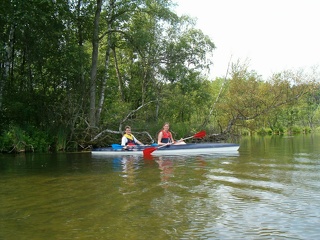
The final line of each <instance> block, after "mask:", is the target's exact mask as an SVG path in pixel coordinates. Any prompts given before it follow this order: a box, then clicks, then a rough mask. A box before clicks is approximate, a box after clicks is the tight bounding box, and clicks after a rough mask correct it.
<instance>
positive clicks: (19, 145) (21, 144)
mask: <svg viewBox="0 0 320 240" xmlns="http://www.w3.org/2000/svg"><path fill="white" fill-rule="evenodd" d="M313 132H317V130H314V131H312V130H311V129H309V128H307V129H306V128H299V127H294V128H291V129H286V130H285V129H277V130H272V129H270V128H262V129H260V130H258V131H256V132H250V131H248V130H244V131H242V133H241V134H240V135H225V134H215V133H210V132H209V133H208V132H207V135H206V136H205V137H203V138H200V139H199V138H194V139H191V140H189V141H188V142H189V143H201V142H213V143H214V142H239V139H240V138H241V137H242V136H255V135H256V136H266V135H269V136H271V135H287V136H293V135H297V134H311V133H313ZM15 134H16V135H13V136H15V137H17V136H18V135H19V137H20V138H21V139H20V140H17V138H15V140H16V142H14V141H15V140H14V139H8V140H9V141H7V144H8V145H7V146H5V145H4V144H2V146H1V147H2V148H1V149H0V153H2V154H5V153H8V154H19V153H28V152H30V153H31V152H44V153H50V152H74V151H76V152H83V151H85V152H86V151H91V149H92V148H94V147H105V146H110V145H111V144H113V143H118V142H119V139H120V138H115V137H114V138H112V136H109V140H108V141H107V142H105V143H100V144H96V145H94V144H93V145H80V144H79V145H78V146H77V147H75V146H73V147H72V148H70V149H68V148H67V143H62V144H61V145H60V147H64V148H62V149H57V148H56V147H54V146H51V145H47V146H46V147H45V148H42V150H41V151H38V150H37V146H36V147H35V146H33V145H32V144H30V143H28V142H26V141H25V140H23V139H27V138H28V137H27V136H24V135H23V133H21V132H20V133H18V132H15ZM134 134H135V135H137V136H138V137H139V139H141V141H142V142H145V143H146V144H152V143H154V142H155V140H154V139H152V138H150V137H151V135H150V133H148V132H146V131H143V132H134ZM173 134H174V135H177V134H176V133H175V132H173ZM119 136H121V135H120V134H119ZM1 140H2V139H1ZM27 141H28V140H27ZM30 141H31V142H32V139H29V142H30Z"/></svg>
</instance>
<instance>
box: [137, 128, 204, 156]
mask: <svg viewBox="0 0 320 240" xmlns="http://www.w3.org/2000/svg"><path fill="white" fill-rule="evenodd" d="M204 136H206V131H204V130H203V131H200V132H198V133H196V134H194V135H193V136H191V137H187V138H183V139H180V140H179V141H184V140H187V139H189V138H203V137H204ZM171 144H172V143H167V144H165V145H161V146H160V147H150V148H146V149H144V150H143V155H144V156H148V155H150V154H151V153H153V152H154V151H155V150H157V149H159V148H162V147H165V146H168V145H171Z"/></svg>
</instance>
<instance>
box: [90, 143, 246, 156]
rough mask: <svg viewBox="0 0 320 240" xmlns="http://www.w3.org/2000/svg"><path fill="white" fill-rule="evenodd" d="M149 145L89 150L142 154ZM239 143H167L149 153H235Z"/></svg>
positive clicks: (93, 151) (94, 151)
mask: <svg viewBox="0 0 320 240" xmlns="http://www.w3.org/2000/svg"><path fill="white" fill-rule="evenodd" d="M150 147H151V146H137V147H136V148H133V149H131V150H129V151H128V150H122V149H113V148H112V147H107V148H97V149H93V150H92V151H91V154H93V155H113V156H114V155H143V150H144V149H146V148H150ZM239 147H240V146H239V145H238V144H234V143H189V144H183V145H169V146H166V147H160V148H159V147H158V148H157V147H156V148H157V149H156V150H155V151H153V152H152V153H151V154H152V155H153V156H162V155H194V154H211V153H235V152H238V150H239Z"/></svg>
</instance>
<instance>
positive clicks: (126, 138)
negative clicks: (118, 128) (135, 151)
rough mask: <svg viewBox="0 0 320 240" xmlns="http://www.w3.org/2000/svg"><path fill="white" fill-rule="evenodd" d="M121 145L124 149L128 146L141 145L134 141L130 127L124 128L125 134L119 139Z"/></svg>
mask: <svg viewBox="0 0 320 240" xmlns="http://www.w3.org/2000/svg"><path fill="white" fill-rule="evenodd" d="M121 145H122V146H124V148H127V147H128V146H135V145H143V143H142V142H140V141H139V140H138V139H136V138H135V137H134V136H133V134H131V127H130V126H126V127H125V134H124V135H123V137H122V139H121Z"/></svg>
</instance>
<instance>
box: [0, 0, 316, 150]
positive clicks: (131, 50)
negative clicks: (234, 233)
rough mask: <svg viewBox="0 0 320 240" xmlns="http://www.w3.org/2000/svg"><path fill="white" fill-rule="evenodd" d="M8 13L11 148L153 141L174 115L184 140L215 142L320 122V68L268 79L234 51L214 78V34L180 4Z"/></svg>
mask: <svg viewBox="0 0 320 240" xmlns="http://www.w3.org/2000/svg"><path fill="white" fill-rule="evenodd" d="M0 11H1V14H0V44H1V46H2V48H1V51H0V152H2V153H19V152H70V151H81V150H82V151H83V150H89V149H91V148H92V147H99V146H107V145H110V144H112V143H119V142H120V139H121V136H122V133H123V128H124V126H126V125H130V126H131V127H132V131H133V133H134V134H135V135H137V137H138V138H139V140H141V141H142V142H143V143H145V144H151V143H152V142H153V141H154V140H155V139H157V137H156V136H157V133H158V131H159V130H160V129H161V128H162V124H163V123H164V122H170V125H171V130H172V132H173V134H174V138H175V139H180V138H184V137H186V136H191V135H193V134H194V133H196V132H198V131H200V130H206V132H207V135H208V137H207V138H205V139H203V141H210V142H216V141H230V142H231V141H232V142H233V141H237V138H239V137H240V136H243V135H253V134H298V133H309V132H312V131H316V129H317V128H319V126H320V108H319V106H320V71H319V67H317V66H310V68H306V69H298V70H291V69H284V70H283V71H281V72H275V73H272V74H271V75H270V77H268V78H264V77H262V76H261V75H259V73H258V72H256V71H255V70H254V69H251V68H250V65H249V63H248V61H240V60H235V61H233V60H232V58H230V62H229V64H228V66H227V69H226V74H225V75H224V76H221V77H217V78H215V79H212V78H211V77H210V74H209V73H210V71H214V64H215V63H214V62H213V59H212V56H213V55H214V54H215V49H216V45H215V43H214V39H211V38H210V37H209V36H207V35H206V34H205V33H204V32H203V31H202V30H201V29H198V28H197V24H196V19H193V18H192V17H190V16H185V15H182V16H178V15H177V14H176V11H175V4H174V1H171V0H166V1H158V0H155V1H146V0H139V1H137V0H126V1H121V0H119V1H114V0H109V1H102V0H95V1H93V0H88V1H77V2H75V1H40V0H28V1H25V0H16V1H0ZM222 44H223V43H222ZM222 44H221V45H222ZM219 47H221V46H219ZM261 47H265V46H261ZM274 57H275V58H277V56H274ZM231 60H232V61H231Z"/></svg>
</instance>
